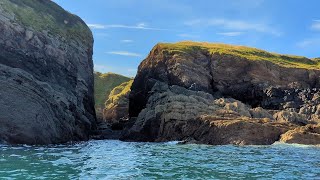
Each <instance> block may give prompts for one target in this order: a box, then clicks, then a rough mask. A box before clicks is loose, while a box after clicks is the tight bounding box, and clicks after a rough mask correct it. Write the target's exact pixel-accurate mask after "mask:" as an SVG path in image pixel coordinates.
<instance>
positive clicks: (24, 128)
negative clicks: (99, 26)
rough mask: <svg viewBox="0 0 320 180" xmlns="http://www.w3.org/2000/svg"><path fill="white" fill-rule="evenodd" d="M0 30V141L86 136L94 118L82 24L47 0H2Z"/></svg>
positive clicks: (89, 42) (87, 38)
mask: <svg viewBox="0 0 320 180" xmlns="http://www.w3.org/2000/svg"><path fill="white" fill-rule="evenodd" d="M0 34H1V36H0V84H1V86H0V107H1V108H0V124H1V127H0V139H1V140H3V141H6V142H9V143H26V144H49V143H62V142H66V141H70V140H86V139H88V138H89V133H90V131H91V130H93V129H95V128H96V122H95V110H94V97H93V62H92V47H93V37H92V34H91V31H90V29H89V28H88V27H87V26H86V24H85V23H84V22H83V21H82V20H81V19H80V18H79V17H77V16H75V15H72V14H70V13H68V12H66V11H64V10H63V9H62V8H61V7H59V6H58V5H56V4H55V3H54V2H52V1H50V0H24V1H20V0H2V1H1V2H0Z"/></svg>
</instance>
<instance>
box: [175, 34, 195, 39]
mask: <svg viewBox="0 0 320 180" xmlns="http://www.w3.org/2000/svg"><path fill="white" fill-rule="evenodd" d="M178 36H179V37H182V38H191V39H195V38H199V37H200V36H199V35H195V34H178Z"/></svg>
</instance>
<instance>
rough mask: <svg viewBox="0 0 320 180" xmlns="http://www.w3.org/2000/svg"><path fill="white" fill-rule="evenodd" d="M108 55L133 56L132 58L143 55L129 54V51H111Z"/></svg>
mask: <svg viewBox="0 0 320 180" xmlns="http://www.w3.org/2000/svg"><path fill="white" fill-rule="evenodd" d="M107 53H108V54H113V55H120V56H132V57H141V54H138V53H133V52H128V51H109V52H107Z"/></svg>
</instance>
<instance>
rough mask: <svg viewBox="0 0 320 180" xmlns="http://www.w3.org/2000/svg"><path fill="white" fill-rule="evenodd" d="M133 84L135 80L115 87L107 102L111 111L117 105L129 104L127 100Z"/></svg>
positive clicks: (107, 106)
mask: <svg viewBox="0 0 320 180" xmlns="http://www.w3.org/2000/svg"><path fill="white" fill-rule="evenodd" d="M132 83H133V80H130V81H127V82H124V83H122V84H120V85H119V86H117V87H115V88H114V89H113V90H112V91H111V92H110V95H109V98H108V100H107V101H106V105H105V106H106V108H107V109H110V108H112V107H113V106H115V105H117V104H129V102H127V101H128V98H126V96H128V95H129V92H130V90H131V86H132Z"/></svg>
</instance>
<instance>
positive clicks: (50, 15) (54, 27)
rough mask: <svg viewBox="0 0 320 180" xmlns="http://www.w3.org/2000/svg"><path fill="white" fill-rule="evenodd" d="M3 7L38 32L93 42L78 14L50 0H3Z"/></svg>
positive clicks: (86, 42)
mask: <svg viewBox="0 0 320 180" xmlns="http://www.w3.org/2000/svg"><path fill="white" fill-rule="evenodd" d="M0 5H1V7H2V8H3V9H4V11H6V12H7V13H10V14H14V16H15V21H17V22H18V23H19V24H22V25H24V26H25V27H28V28H30V29H33V30H35V31H38V32H42V31H47V32H48V33H49V34H50V35H53V36H57V35H58V36H61V37H63V39H66V40H71V39H72V40H80V41H82V42H83V43H85V44H86V45H90V44H91V43H92V42H91V40H92V33H91V31H90V29H89V28H88V26H87V25H86V24H85V23H84V22H83V21H82V20H81V19H80V18H79V17H78V16H76V15H73V14H70V13H68V12H67V11H65V10H64V9H62V8H61V7H60V6H58V5H57V4H55V3H54V2H52V1H49V0H1V2H0Z"/></svg>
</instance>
